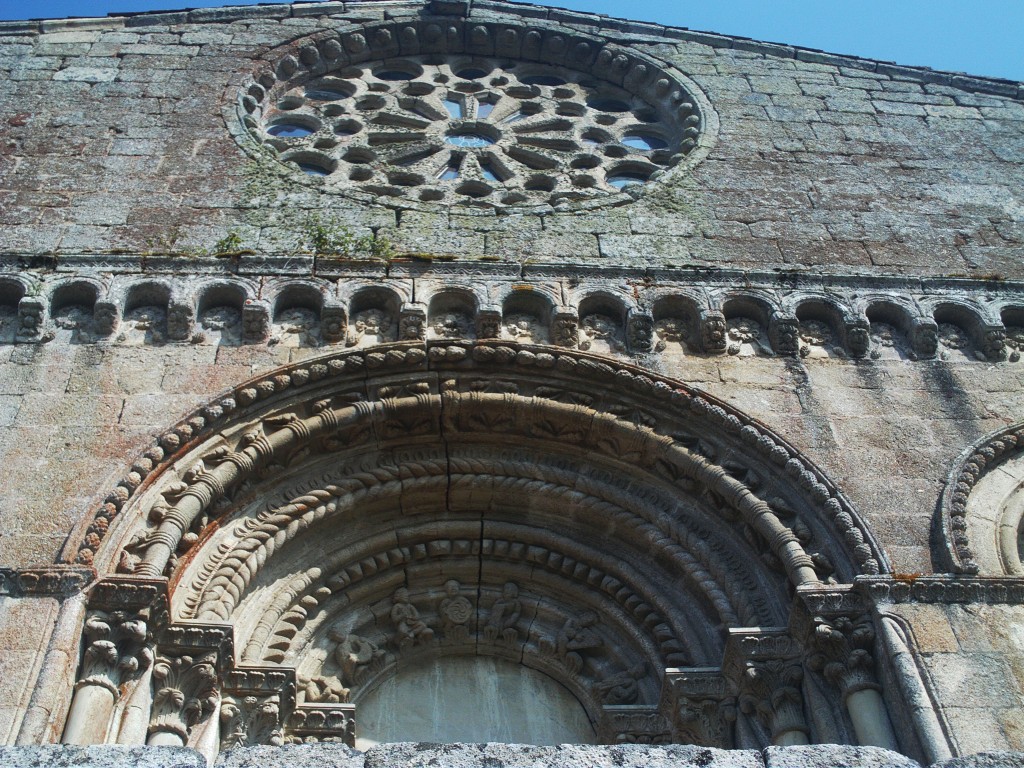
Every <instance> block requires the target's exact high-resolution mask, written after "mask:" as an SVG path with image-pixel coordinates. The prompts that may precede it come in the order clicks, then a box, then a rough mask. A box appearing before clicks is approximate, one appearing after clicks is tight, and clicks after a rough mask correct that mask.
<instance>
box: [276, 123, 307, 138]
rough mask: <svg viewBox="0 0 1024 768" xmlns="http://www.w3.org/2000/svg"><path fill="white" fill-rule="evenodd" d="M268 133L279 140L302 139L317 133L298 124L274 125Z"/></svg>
mask: <svg viewBox="0 0 1024 768" xmlns="http://www.w3.org/2000/svg"><path fill="white" fill-rule="evenodd" d="M267 133H268V134H270V135H271V136H274V137H275V138H278V139H300V138H302V137H303V136H312V135H313V134H314V133H316V131H315V130H314V129H312V128H310V127H309V126H306V125H299V124H298V123H274V124H273V125H272V126H270V127H269V128H267Z"/></svg>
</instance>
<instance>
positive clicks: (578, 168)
mask: <svg viewBox="0 0 1024 768" xmlns="http://www.w3.org/2000/svg"><path fill="white" fill-rule="evenodd" d="M325 69H326V71H324V70H325ZM520 69H521V70H522V73H521V74H520V72H519V70H520ZM663 74H664V75H665V78H667V80H668V82H669V84H670V86H671V85H672V83H673V82H675V81H674V79H673V78H674V76H673V75H671V74H670V73H668V72H665V73H663ZM652 82H655V81H652ZM657 82H658V83H659V84H660V83H661V82H662V81H661V80H658V81H657ZM678 85H679V87H678V88H676V89H674V90H673V88H671V87H670V88H669V89H668V90H666V89H664V88H661V87H660V86H659V88H658V89H656V90H657V91H658V92H657V93H654V91H651V90H650V89H648V90H645V91H643V92H633V91H632V90H631V89H630V87H627V86H626V85H624V84H623V83H613V82H610V81H608V80H603V79H595V78H593V77H588V76H584V75H582V74H581V73H580V72H576V71H570V70H568V69H565V68H564V67H561V66H553V65H548V64H545V63H543V62H529V63H526V62H524V63H522V64H520V65H519V66H518V67H517V66H516V65H515V63H514V62H509V61H503V60H501V59H499V58H495V57H472V58H470V57H464V56H452V57H450V58H449V57H448V56H447V55H445V54H444V53H438V54H431V55H423V56H407V57H402V58H393V59H380V60H377V61H375V62H373V61H371V62H369V63H366V64H362V65H359V66H355V67H350V68H347V69H346V68H345V67H343V66H341V67H337V68H334V67H333V66H332V64H331V63H329V62H327V63H324V62H321V63H319V64H317V65H316V66H315V67H314V66H310V67H309V71H308V72H302V73H297V74H295V75H293V76H291V77H289V78H288V79H287V80H284V79H282V80H281V82H280V83H278V84H276V85H269V84H267V83H263V84H259V85H254V86H252V87H250V88H249V89H248V90H247V91H245V94H246V95H245V96H244V97H243V98H242V99H241V101H240V102H239V105H238V106H239V115H240V117H241V119H242V121H243V122H244V123H245V125H246V126H247V127H248V128H249V130H251V131H253V133H254V134H255V135H256V137H257V138H258V139H259V140H261V141H263V142H265V143H266V144H267V145H268V146H271V147H273V148H275V149H277V150H278V151H279V152H280V153H282V154H279V155H278V156H277V159H278V160H279V161H283V162H290V164H291V167H292V168H293V169H294V168H295V166H296V164H297V163H299V162H303V163H307V161H308V164H309V165H311V166H315V167H310V168H304V169H303V170H305V171H306V172H308V173H309V174H310V175H320V174H321V173H322V172H323V171H327V172H328V173H329V174H330V176H331V178H330V179H328V180H327V186H324V187H323V188H324V189H326V190H330V191H334V190H336V189H337V190H338V191H343V190H345V189H346V188H351V189H353V191H362V192H363V193H364V194H368V195H370V196H374V195H378V196H379V195H399V196H404V197H405V198H406V199H407V200H409V201H410V205H413V203H412V202H411V201H412V200H413V199H423V200H434V199H436V200H437V201H444V202H446V203H448V204H451V205H455V204H459V203H470V204H476V205H489V206H492V207H502V206H510V205H534V206H541V205H552V204H564V203H566V202H568V203H569V204H572V205H576V204H579V205H584V206H587V207H588V208H590V207H594V206H595V205H597V204H599V203H600V201H601V200H602V198H603V199H607V200H608V202H609V203H610V204H614V205H619V204H622V203H625V202H628V200H629V199H630V197H635V195H632V196H624V195H618V194H614V193H615V192H618V191H619V190H621V189H623V188H625V187H627V186H631V185H634V184H642V183H644V182H649V181H653V180H655V179H658V180H661V179H662V177H663V176H664V175H665V174H664V173H663V172H664V171H667V170H669V169H671V168H673V167H674V166H676V165H677V164H680V162H681V161H682V160H683V159H684V158H685V157H686V155H687V154H689V153H690V152H691V151H692V150H695V149H700V150H701V151H702V152H706V144H707V142H698V139H699V138H700V136H701V133H702V131H703V130H704V123H703V117H704V115H703V113H695V112H694V110H695V108H694V107H693V106H692V105H691V102H690V101H686V102H685V104H686V109H683V108H681V107H677V106H676V105H677V103H678V101H679V99H680V98H683V96H686V97H693V94H692V93H691V92H689V91H687V90H686V86H684V85H683V84H682V83H679V84H678ZM253 100H255V101H256V105H254V104H253V103H252V102H253ZM693 101H694V103H695V102H696V101H697V99H696V98H693ZM280 107H286V108H290V111H282V110H281V109H280ZM243 110H244V112H245V113H244V114H243V113H242V112H243ZM693 121H696V123H695V124H693ZM688 126H689V127H688ZM712 128H714V125H712ZM684 134H685V135H684ZM677 137H679V138H677ZM285 153H287V154H288V155H291V157H288V156H286V154H285ZM299 153H302V155H301V157H300V156H299ZM697 159H699V157H697V158H694V160H693V161H691V162H695V161H696V160H697ZM361 165H365V166H369V171H371V172H370V173H366V172H355V167H356V166H361ZM318 169H319V170H318ZM537 172H541V173H540V174H538V173H537ZM407 174H413V175H411V176H407ZM537 176H540V178H536V177H537ZM406 178H408V179H412V178H415V179H417V180H418V179H420V178H422V179H424V180H425V181H423V182H422V184H424V185H429V187H430V191H429V192H427V191H426V190H424V189H422V188H421V189H417V190H416V192H415V195H413V194H410V191H409V187H410V186H420V183H416V184H411V183H403V180H405V179H406ZM382 180H390V181H387V184H386V185H384V184H382ZM469 182H483V184H482V185H478V184H475V183H469ZM421 193H425V196H424V197H422V198H421V197H420V194H421ZM467 198H468V199H467ZM538 210H539V209H538Z"/></svg>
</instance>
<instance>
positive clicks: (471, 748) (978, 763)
mask: <svg viewBox="0 0 1024 768" xmlns="http://www.w3.org/2000/svg"><path fill="white" fill-rule="evenodd" d="M0 761H2V763H3V765H5V766H9V768H29V766H31V767H32V768H70V767H71V766H88V767H89V768H205V766H206V759H205V758H204V757H203V756H202V755H200V754H199V753H198V752H194V751H192V750H190V749H185V748H176V747H126V746H92V747H75V746H45V747H0ZM214 765H215V766H216V768H412V766H424V765H440V766H445V768H483V767H484V766H489V767H491V768H494V767H495V766H501V768H562V767H563V766H581V765H587V766H591V767H592V768H606V767H609V768H610V766H618V767H620V768H641V767H643V768H697V767H698V766H700V768H921V766H920V764H919V763H917V762H916V761H914V760H911V759H910V758H908V757H904V756H903V755H900V754H897V753H896V752H890V751H888V750H885V749H878V748H875V747H851V746H846V745H841V744H820V745H815V746H804V747H769V748H768V749H766V750H764V751H763V752H758V751H756V750H740V749H737V750H724V749H708V748H705V747H696V746H691V745H664V746H648V745H640V744H623V745H615V746H592V745H574V744H561V745H559V746H547V747H545V746H529V745H524V744H425V743H413V742H405V743H397V744H381V745H379V746H376V747H373V748H372V749H369V750H367V751H366V752H365V753H363V752H358V751H356V750H354V749H351V748H349V747H346V746H344V745H342V744H297V745H289V746H284V747H243V748H239V749H232V750H228V751H227V752H224V753H222V754H221V755H220V756H219V757H218V758H217V761H216V763H215V764H214ZM1021 766H1024V754H1022V753H1020V752H982V753H979V754H977V755H968V756H966V757H958V758H955V759H953V760H947V761H945V762H942V763H936V764H935V765H933V766H931V768H1020V767H1021Z"/></svg>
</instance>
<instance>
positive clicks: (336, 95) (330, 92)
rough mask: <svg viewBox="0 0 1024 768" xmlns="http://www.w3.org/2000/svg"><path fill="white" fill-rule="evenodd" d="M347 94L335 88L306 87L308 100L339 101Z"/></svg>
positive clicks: (345, 97) (347, 95) (346, 96)
mask: <svg viewBox="0 0 1024 768" xmlns="http://www.w3.org/2000/svg"><path fill="white" fill-rule="evenodd" d="M348 97H349V94H347V93H345V92H344V91H341V90H338V89H336V88H307V89H306V98H307V99H309V100H310V101H341V100H342V99H347V98H348Z"/></svg>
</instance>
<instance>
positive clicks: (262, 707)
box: [220, 694, 284, 751]
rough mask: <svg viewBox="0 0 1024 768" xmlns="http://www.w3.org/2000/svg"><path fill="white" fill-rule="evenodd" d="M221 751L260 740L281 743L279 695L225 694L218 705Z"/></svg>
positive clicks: (275, 745)
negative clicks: (219, 705)
mask: <svg viewBox="0 0 1024 768" xmlns="http://www.w3.org/2000/svg"><path fill="white" fill-rule="evenodd" d="M220 732H221V739H220V748H221V751H223V750H226V749H231V748H233V747H252V746H257V745H260V744H268V745H270V746H274V747H279V746H281V745H282V744H284V732H283V730H282V727H281V699H280V697H279V696H277V695H273V694H271V695H262V696H257V695H249V696H225V697H224V700H223V702H222V703H221V708H220Z"/></svg>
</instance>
